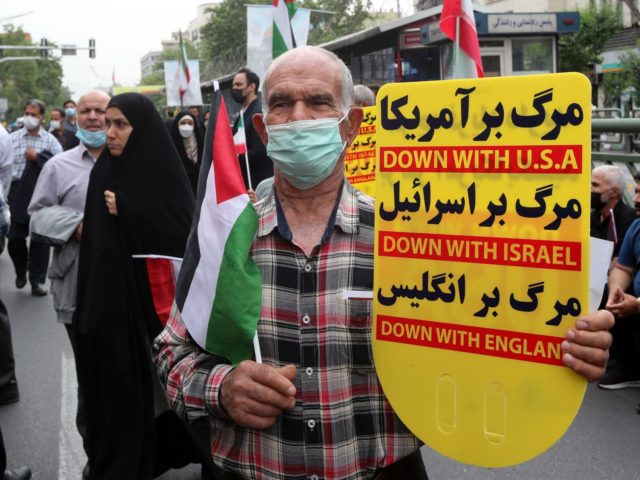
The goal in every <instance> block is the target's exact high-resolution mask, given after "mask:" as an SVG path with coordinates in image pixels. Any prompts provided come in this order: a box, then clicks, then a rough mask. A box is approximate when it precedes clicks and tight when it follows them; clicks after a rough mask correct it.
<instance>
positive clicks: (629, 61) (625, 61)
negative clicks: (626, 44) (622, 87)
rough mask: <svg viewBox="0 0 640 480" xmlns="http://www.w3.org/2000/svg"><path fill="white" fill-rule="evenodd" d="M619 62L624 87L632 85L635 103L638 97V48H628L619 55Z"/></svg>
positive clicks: (639, 87) (639, 83) (639, 96)
mask: <svg viewBox="0 0 640 480" xmlns="http://www.w3.org/2000/svg"><path fill="white" fill-rule="evenodd" d="M639 47H640V46H639ZM620 62H621V63H622V66H623V69H624V70H623V72H624V78H625V80H626V87H632V89H633V90H634V92H633V96H634V97H635V99H636V104H638V103H639V99H640V55H639V54H638V50H628V51H626V52H625V53H623V54H622V55H621V56H620Z"/></svg>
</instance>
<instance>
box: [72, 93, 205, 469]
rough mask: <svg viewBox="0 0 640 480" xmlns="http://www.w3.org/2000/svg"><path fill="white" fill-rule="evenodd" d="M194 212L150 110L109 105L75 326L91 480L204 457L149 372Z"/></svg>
mask: <svg viewBox="0 0 640 480" xmlns="http://www.w3.org/2000/svg"><path fill="white" fill-rule="evenodd" d="M193 210H194V198H193V193H192V191H191V187H190V185H189V182H188V180H187V175H186V174H185V171H184V168H183V167H182V165H181V162H180V158H179V157H178V154H177V152H176V149H175V147H174V145H173V142H172V141H171V138H170V137H169V135H168V133H167V130H166V128H165V126H164V124H163V122H162V119H161V118H160V115H159V114H158V113H157V111H156V109H155V107H154V106H153V104H152V103H151V101H150V100H149V99H147V98H146V97H144V96H142V95H139V94H135V93H126V94H123V95H117V96H115V97H113V98H112V99H111V101H110V102H109V105H108V107H107V148H106V149H105V150H104V151H103V153H102V155H100V157H99V158H98V160H97V161H96V165H95V167H94V168H93V170H92V172H91V177H90V179H89V187H88V191H87V202H86V207H85V212H84V223H83V228H82V241H81V247H80V263H79V273H78V275H79V277H78V299H77V307H76V313H75V318H74V321H75V322H77V323H76V325H77V331H78V377H79V380H80V387H81V388H82V390H83V392H84V398H85V400H86V414H87V435H88V454H89V478H91V479H118V480H126V479H131V480H134V479H135V480H145V479H150V478H153V477H155V476H157V475H159V474H161V473H162V472H164V471H166V470H168V469H169V468H178V467H182V466H184V465H186V464H187V463H191V462H199V461H200V455H199V454H202V455H203V457H202V458H206V457H208V454H207V452H206V451H199V449H198V448H199V447H198V442H197V441H196V440H195V437H193V435H192V434H191V430H190V429H189V428H188V427H187V426H186V424H184V423H183V422H182V421H181V420H180V419H178V417H177V416H176V414H175V413H174V412H172V411H169V410H168V409H167V407H166V403H165V402H164V395H163V394H162V393H161V391H160V388H159V383H158V380H157V377H156V372H155V369H154V368H153V367H152V364H151V342H152V340H153V338H154V337H155V336H156V335H157V334H158V333H160V330H161V329H162V326H163V322H166V317H167V315H168V309H169V308H170V306H171V302H172V297H173V286H174V283H173V281H172V280H173V278H174V275H175V270H174V268H175V265H176V262H175V261H174V260H173V259H180V258H182V256H183V253H184V249H185V245H186V242H187V236H188V233H189V228H190V224H191V217H192V214H193ZM136 256H138V257H136ZM139 256H142V258H140V257H139ZM150 256H151V257H152V258H150ZM158 256H160V257H163V258H162V259H161V260H158V259H157V257H158Z"/></svg>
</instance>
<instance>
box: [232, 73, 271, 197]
mask: <svg viewBox="0 0 640 480" xmlns="http://www.w3.org/2000/svg"><path fill="white" fill-rule="evenodd" d="M259 87H260V78H259V77H258V75H256V73H255V72H253V71H251V70H249V69H248V68H241V69H240V70H238V72H237V73H236V75H235V77H233V86H232V89H231V96H232V97H233V100H234V101H236V102H237V103H239V104H240V105H242V110H240V115H242V121H243V122H242V123H243V125H244V131H245V139H246V147H247V153H246V155H243V154H241V155H238V160H239V161H240V169H241V170H242V178H243V179H244V184H245V185H246V187H247V190H253V189H255V187H256V186H257V185H258V184H259V183H260V182H261V181H262V180H264V179H265V178H268V177H272V176H273V162H271V159H270V158H269V157H268V156H267V149H266V147H265V146H264V143H262V140H261V139H260V136H259V135H258V134H257V133H256V130H255V128H254V127H253V122H252V121H251V118H252V117H253V116H254V115H255V114H256V113H261V112H262V110H261V106H260V102H259V100H258V88H259ZM239 124H240V116H238V118H237V119H236V122H235V124H234V125H233V134H234V136H235V134H236V132H237V131H238V127H239ZM247 164H248V167H249V175H247ZM249 177H250V180H249Z"/></svg>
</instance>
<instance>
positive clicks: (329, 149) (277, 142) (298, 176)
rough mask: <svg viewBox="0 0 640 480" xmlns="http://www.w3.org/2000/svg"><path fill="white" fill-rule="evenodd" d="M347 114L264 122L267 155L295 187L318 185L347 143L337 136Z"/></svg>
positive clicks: (331, 169) (333, 165)
mask: <svg viewBox="0 0 640 480" xmlns="http://www.w3.org/2000/svg"><path fill="white" fill-rule="evenodd" d="M346 116H347V114H345V115H344V117H342V118H339V119H338V118H321V119H317V120H300V121H297V122H290V123H283V124H279V125H266V129H267V134H268V135H269V141H268V142H267V155H269V157H270V158H271V159H272V160H273V163H274V164H275V165H276V167H277V168H278V170H279V171H280V172H281V173H282V174H283V175H284V177H285V178H286V179H287V180H288V181H289V182H290V183H291V184H292V185H293V186H294V187H296V188H298V189H300V190H306V189H307V188H311V187H313V186H315V185H318V184H319V183H320V182H322V181H323V180H324V179H325V178H327V177H328V176H329V174H330V173H331V172H332V171H333V169H334V168H335V166H336V162H337V161H338V158H340V155H341V154H342V151H343V150H344V148H345V147H346V145H347V142H345V141H343V140H342V137H341V136H340V122H342V120H344V119H345V118H346Z"/></svg>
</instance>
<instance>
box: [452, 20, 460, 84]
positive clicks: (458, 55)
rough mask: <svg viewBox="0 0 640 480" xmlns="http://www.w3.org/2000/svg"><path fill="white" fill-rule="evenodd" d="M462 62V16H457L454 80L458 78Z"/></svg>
mask: <svg viewBox="0 0 640 480" xmlns="http://www.w3.org/2000/svg"><path fill="white" fill-rule="evenodd" d="M459 62H460V16H456V42H455V47H454V50H453V72H451V75H452V78H459V77H458V73H459V72H458V71H457V70H458V64H459Z"/></svg>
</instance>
